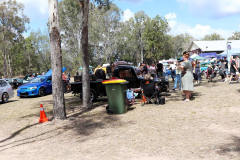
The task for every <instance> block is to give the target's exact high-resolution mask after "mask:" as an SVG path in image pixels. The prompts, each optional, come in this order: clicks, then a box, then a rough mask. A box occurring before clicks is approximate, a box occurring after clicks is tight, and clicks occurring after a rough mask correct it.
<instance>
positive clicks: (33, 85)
mask: <svg viewBox="0 0 240 160" xmlns="http://www.w3.org/2000/svg"><path fill="white" fill-rule="evenodd" d="M42 84H43V83H27V84H24V85H21V86H20V87H19V88H29V87H37V86H40V85H42Z"/></svg>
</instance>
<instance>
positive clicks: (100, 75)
mask: <svg viewBox="0 0 240 160" xmlns="http://www.w3.org/2000/svg"><path fill="white" fill-rule="evenodd" d="M95 75H96V77H97V81H102V80H105V79H106V75H105V71H104V70H103V69H102V67H101V66H100V65H98V68H97V70H96V72H95Z"/></svg>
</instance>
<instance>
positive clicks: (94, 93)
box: [80, 89, 97, 102]
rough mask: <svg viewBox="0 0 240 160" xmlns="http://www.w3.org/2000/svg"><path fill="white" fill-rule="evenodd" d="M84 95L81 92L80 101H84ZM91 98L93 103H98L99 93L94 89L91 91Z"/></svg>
mask: <svg viewBox="0 0 240 160" xmlns="http://www.w3.org/2000/svg"><path fill="white" fill-rule="evenodd" d="M82 95H83V93H82V92H81V94H80V99H81V100H82ZM90 97H91V100H92V102H94V101H96V99H97V93H96V91H95V90H94V89H90Z"/></svg>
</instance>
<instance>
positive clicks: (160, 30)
mask: <svg viewBox="0 0 240 160" xmlns="http://www.w3.org/2000/svg"><path fill="white" fill-rule="evenodd" d="M144 23H145V26H146V27H145V29H144V31H143V39H144V41H145V49H146V57H147V58H149V59H151V60H152V62H155V61H156V60H159V59H162V58H170V57H171V53H172V44H171V43H172V41H171V37H170V35H168V33H169V31H170V27H169V24H168V22H167V20H166V19H165V18H163V17H160V16H158V15H157V16H156V17H155V18H153V19H152V18H148V19H147V20H146V21H145V22H144Z"/></svg>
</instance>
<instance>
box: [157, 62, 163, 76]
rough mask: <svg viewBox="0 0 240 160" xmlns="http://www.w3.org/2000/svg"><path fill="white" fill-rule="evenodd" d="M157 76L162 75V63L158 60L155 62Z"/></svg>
mask: <svg viewBox="0 0 240 160" xmlns="http://www.w3.org/2000/svg"><path fill="white" fill-rule="evenodd" d="M157 76H158V78H160V77H163V64H162V63H160V62H158V64H157Z"/></svg>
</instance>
